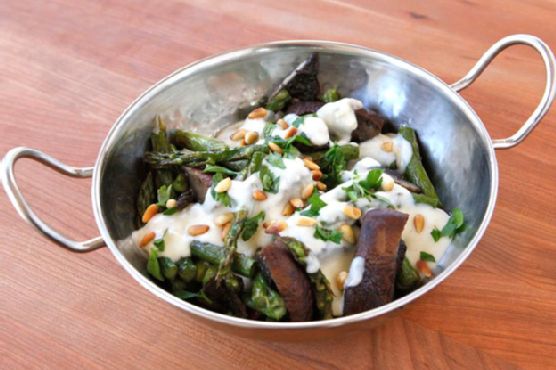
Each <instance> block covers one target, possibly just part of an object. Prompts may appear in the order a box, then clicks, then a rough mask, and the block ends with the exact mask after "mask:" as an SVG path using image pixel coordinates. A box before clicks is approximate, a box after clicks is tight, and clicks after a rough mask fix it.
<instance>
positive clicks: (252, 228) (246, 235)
mask: <svg viewBox="0 0 556 370" xmlns="http://www.w3.org/2000/svg"><path fill="white" fill-rule="evenodd" d="M263 219H264V212H263V211H261V212H259V214H257V215H255V216H253V217H248V218H246V219H245V221H244V223H243V232H242V233H241V239H243V240H245V241H247V240H249V239H251V237H253V235H255V233H256V232H257V228H258V227H259V223H260V222H261V221H262V220H263Z"/></svg>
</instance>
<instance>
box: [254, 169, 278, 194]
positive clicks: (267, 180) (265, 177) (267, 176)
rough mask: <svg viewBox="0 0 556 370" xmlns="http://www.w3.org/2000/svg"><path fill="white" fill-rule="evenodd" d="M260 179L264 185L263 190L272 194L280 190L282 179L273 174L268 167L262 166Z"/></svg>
mask: <svg viewBox="0 0 556 370" xmlns="http://www.w3.org/2000/svg"><path fill="white" fill-rule="evenodd" d="M259 177H260V179H261V182H262V184H263V190H264V191H268V192H270V193H274V194H276V193H278V190H279V189H280V178H279V177H278V176H276V175H274V174H273V173H272V171H271V170H270V169H269V168H268V167H267V166H261V170H260V171H259Z"/></svg>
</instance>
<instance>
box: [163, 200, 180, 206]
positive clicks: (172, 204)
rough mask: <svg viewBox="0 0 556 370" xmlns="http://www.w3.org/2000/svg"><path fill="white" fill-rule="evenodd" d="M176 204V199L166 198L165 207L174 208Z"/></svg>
mask: <svg viewBox="0 0 556 370" xmlns="http://www.w3.org/2000/svg"><path fill="white" fill-rule="evenodd" d="M177 204H178V201H177V200H175V199H168V200H167V201H166V208H175V207H176V205H177Z"/></svg>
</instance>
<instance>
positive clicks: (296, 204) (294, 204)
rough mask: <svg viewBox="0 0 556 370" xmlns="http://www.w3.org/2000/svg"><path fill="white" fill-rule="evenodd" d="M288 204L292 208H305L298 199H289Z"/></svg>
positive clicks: (301, 200)
mask: <svg viewBox="0 0 556 370" xmlns="http://www.w3.org/2000/svg"><path fill="white" fill-rule="evenodd" d="M290 204H291V205H292V207H294V208H303V207H304V206H305V203H304V202H303V199H299V198H293V199H290Z"/></svg>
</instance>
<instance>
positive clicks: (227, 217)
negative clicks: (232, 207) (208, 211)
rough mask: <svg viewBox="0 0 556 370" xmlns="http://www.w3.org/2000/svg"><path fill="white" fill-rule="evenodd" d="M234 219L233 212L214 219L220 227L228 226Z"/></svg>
mask: <svg viewBox="0 0 556 370" xmlns="http://www.w3.org/2000/svg"><path fill="white" fill-rule="evenodd" d="M233 219H234V214H233V213H232V212H226V213H223V214H221V215H218V216H216V217H215V218H214V223H215V224H217V225H219V226H222V225H226V224H227V223H229V222H232V220H233Z"/></svg>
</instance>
